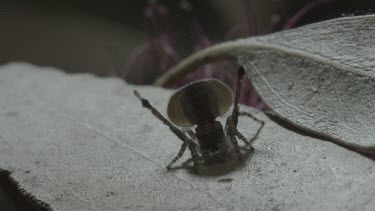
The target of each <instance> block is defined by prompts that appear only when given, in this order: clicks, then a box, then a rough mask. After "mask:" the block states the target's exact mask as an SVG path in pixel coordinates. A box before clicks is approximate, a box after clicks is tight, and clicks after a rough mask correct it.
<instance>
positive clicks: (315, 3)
mask: <svg viewBox="0 0 375 211" xmlns="http://www.w3.org/2000/svg"><path fill="white" fill-rule="evenodd" d="M334 1H335V0H314V1H312V2H310V3H308V4H306V5H305V6H304V7H302V8H301V9H300V10H299V11H298V12H297V13H296V14H294V15H293V16H292V17H291V18H289V19H288V20H287V21H286V23H285V25H284V26H283V30H286V29H290V28H293V27H294V26H295V25H296V23H297V22H298V21H299V20H301V19H302V17H303V16H305V15H306V14H307V13H308V12H309V11H310V10H312V9H313V8H315V7H317V6H319V5H322V4H327V3H333V2H334Z"/></svg>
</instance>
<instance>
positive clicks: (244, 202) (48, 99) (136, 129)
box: [0, 64, 375, 210]
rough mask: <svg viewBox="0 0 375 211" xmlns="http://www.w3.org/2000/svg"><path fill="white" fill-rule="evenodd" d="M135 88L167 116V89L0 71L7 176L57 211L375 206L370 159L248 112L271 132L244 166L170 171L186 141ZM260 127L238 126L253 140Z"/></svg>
mask: <svg viewBox="0 0 375 211" xmlns="http://www.w3.org/2000/svg"><path fill="white" fill-rule="evenodd" d="M134 88H136V89H137V90H139V91H140V93H141V94H142V95H143V96H144V97H147V98H149V99H150V102H151V103H153V105H154V106H155V107H156V108H158V109H159V110H160V111H161V112H162V113H164V114H165V111H166V105H167V100H168V98H169V97H170V95H171V93H172V92H171V91H169V90H164V89H161V88H154V87H142V86H138V87H135V86H130V85H126V84H125V83H124V82H122V81H121V80H119V79H100V78H96V77H94V76H91V75H89V74H77V75H66V74H64V73H61V72H59V71H57V70H55V69H53V68H40V67H35V66H31V65H27V64H11V65H7V66H3V67H1V69H0V99H1V101H0V108H1V109H0V169H5V170H8V171H11V172H12V174H11V177H12V178H13V179H14V180H16V181H17V182H18V183H19V186H20V188H22V189H24V190H25V191H27V192H28V193H30V194H32V195H33V196H35V197H36V198H37V199H39V200H42V201H43V202H45V203H48V204H49V205H50V206H51V207H52V208H53V209H55V210H123V209H141V210H149V209H156V210H176V209H184V210H190V209H198V210H207V209H208V210H217V209H221V210H232V209H242V210H374V209H375V201H374V200H373V199H374V198H375V187H374V185H373V184H374V183H375V163H374V162H373V161H371V160H370V159H367V158H365V157H363V156H361V155H359V154H356V153H354V152H351V151H348V150H345V149H343V148H341V147H338V146H336V145H334V144H332V143H329V142H324V141H321V140H318V139H314V138H310V137H306V136H301V135H299V134H296V133H294V132H292V131H289V130H287V129H284V128H283V127H281V126H279V125H277V124H275V123H274V122H272V121H270V120H269V119H268V118H267V117H266V116H265V115H263V114H261V113H259V112H257V111H255V110H253V109H250V108H248V107H245V106H242V107H241V109H243V110H246V111H250V112H252V113H253V114H255V115H256V116H257V117H259V118H261V119H263V120H264V121H266V125H265V127H264V129H263V130H262V132H261V133H260V136H259V137H258V139H257V140H256V141H255V143H254V147H255V149H256V150H255V151H254V153H253V154H252V155H251V157H250V158H249V159H247V160H246V161H245V163H244V164H243V165H242V166H241V167H240V168H238V169H236V170H234V171H232V172H229V173H228V174H226V175H221V176H201V175H195V174H192V173H190V172H189V171H188V170H186V169H179V170H175V171H172V172H168V171H167V170H166V169H165V166H166V165H167V164H168V162H169V161H170V160H171V159H172V158H173V157H174V156H175V155H176V153H177V151H178V150H179V146H180V144H181V142H180V141H179V140H178V139H177V138H176V137H175V136H174V135H173V134H172V133H171V132H170V131H169V130H168V129H167V128H166V127H165V126H164V125H162V124H161V123H160V122H159V121H158V120H157V119H155V118H154V117H153V116H152V115H151V114H150V112H149V111H147V110H146V109H144V108H142V107H141V105H140V102H139V101H138V99H136V98H135V97H134V96H133V94H132V91H133V89H134ZM257 127H258V124H257V123H255V122H253V121H251V120H249V119H246V118H242V119H240V123H239V130H240V131H242V132H243V133H244V134H245V135H246V136H247V137H251V136H252V135H253V134H254V132H255V130H256V129H257ZM187 154H188V153H187ZM188 157H189V156H188V155H186V156H185V157H184V158H183V159H182V161H179V162H178V163H177V165H180V164H181V162H183V161H184V160H186V159H187V158H188ZM221 179H227V180H223V181H227V182H226V183H223V182H219V180H221Z"/></svg>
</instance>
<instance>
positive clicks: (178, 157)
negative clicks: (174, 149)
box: [167, 143, 187, 170]
mask: <svg viewBox="0 0 375 211" xmlns="http://www.w3.org/2000/svg"><path fill="white" fill-rule="evenodd" d="M186 147H187V144H186V143H183V144H182V145H181V148H180V151H178V154H177V155H176V157H174V158H173V160H172V161H171V162H170V163H169V164H168V166H167V169H168V170H170V169H171V168H172V165H173V164H174V163H176V161H177V160H178V159H180V158H181V157H182V155H183V154H184V152H185V150H186Z"/></svg>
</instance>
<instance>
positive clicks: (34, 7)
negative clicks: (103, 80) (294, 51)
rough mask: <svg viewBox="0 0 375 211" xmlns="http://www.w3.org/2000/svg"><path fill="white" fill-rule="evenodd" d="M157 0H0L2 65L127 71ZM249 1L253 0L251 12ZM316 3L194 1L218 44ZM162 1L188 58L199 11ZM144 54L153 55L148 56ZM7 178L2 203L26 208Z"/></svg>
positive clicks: (357, 11) (269, 28) (313, 15)
mask: <svg viewBox="0 0 375 211" xmlns="http://www.w3.org/2000/svg"><path fill="white" fill-rule="evenodd" d="M150 2H156V1H142V0H107V1H98V0H64V1H53V0H48V1H47V0H0V30H1V31H0V46H1V47H0V65H2V64H6V63H9V62H28V63H33V64H36V65H41V66H53V67H57V68H60V69H62V70H64V71H66V72H69V73H75V72H90V73H93V74H96V75H99V76H103V77H106V76H115V77H124V76H123V74H122V73H123V72H124V71H125V69H126V66H127V64H128V58H129V56H130V55H132V54H134V49H135V48H136V47H137V46H140V45H142V44H145V43H147V42H148V40H149V39H150V34H148V35H147V33H145V29H147V18H146V15H145V8H147V6H148V5H149V4H150ZM246 2H248V3H249V2H250V3H251V10H250V11H249V10H247V9H249V7H247V6H246V4H245V3H246ZM309 2H312V1H311V0H231V1H228V0H206V1H204V0H192V1H190V4H191V6H192V10H191V11H192V12H193V14H194V17H195V18H197V20H198V22H199V24H200V25H201V27H202V29H203V31H204V36H205V38H207V39H209V41H210V42H211V44H214V43H218V42H222V41H225V40H228V39H233V38H238V37H246V36H249V34H251V33H249V31H248V28H246V27H242V28H241V27H240V30H238V31H236V33H234V35H231V36H228V32H229V31H231V30H232V29H233V28H234V27H236V26H247V25H248V23H249V15H250V16H252V17H253V19H252V21H253V22H255V24H256V27H255V28H256V31H255V32H256V34H257V35H261V34H268V33H272V32H276V31H280V30H282V27H283V25H284V24H285V23H286V22H287V21H288V20H290V18H291V17H292V16H293V15H295V14H296V13H297V12H299V11H300V10H301V8H303V7H304V6H306V5H307V4H308V3H309ZM158 4H160V5H163V6H164V7H165V8H166V9H167V19H168V20H167V22H168V23H169V27H170V29H169V30H170V31H169V34H168V35H169V38H170V40H169V44H170V45H171V46H172V47H173V49H174V50H175V51H176V53H178V57H179V59H182V58H184V57H186V56H187V55H189V54H191V53H192V52H193V46H195V45H196V44H197V38H196V37H195V35H194V33H193V32H192V28H191V24H192V16H191V15H189V14H190V13H188V12H187V11H186V10H183V9H181V1H178V0H169V1H167V0H164V1H159V3H158ZM374 8H375V1H373V0H361V1H358V0H352V1H349V0H336V1H333V2H330V3H323V4H321V5H319V6H316V7H314V8H312V9H311V10H309V11H308V12H307V13H306V14H305V15H304V16H303V17H302V18H300V19H298V21H297V23H296V24H295V25H294V27H298V26H301V25H305V24H308V23H313V22H317V21H322V20H327V19H331V18H337V17H342V16H352V15H362V14H372V13H373V12H372V11H373V9H374ZM255 32H254V31H253V32H252V33H253V34H254V33H255ZM151 37H152V30H151ZM145 54H146V56H145V58H148V57H147V52H145ZM140 59H141V62H147V59H144V60H142V59H143V57H142V58H140ZM153 62H155V61H153ZM172 64H173V63H170V65H172ZM152 65H157V64H154V63H152ZM152 65H151V68H152ZM128 68H129V67H128ZM130 68H131V67H130ZM134 71H135V70H134ZM162 71H165V70H162ZM153 77H154V76H153ZM155 77H156V75H155ZM153 79H154V78H152V80H153ZM0 180H2V181H0V210H22V209H24V207H23V208H22V206H20V204H19V203H20V201H19V200H16V199H15V198H14V197H13V196H12V194H10V192H12V191H10V192H9V190H5V188H4V184H6V183H7V181H5V180H6V177H4V176H0Z"/></svg>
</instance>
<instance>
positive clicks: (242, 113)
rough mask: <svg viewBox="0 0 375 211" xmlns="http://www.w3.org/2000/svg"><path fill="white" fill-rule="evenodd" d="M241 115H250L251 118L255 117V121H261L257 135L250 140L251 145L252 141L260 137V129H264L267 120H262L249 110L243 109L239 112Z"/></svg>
mask: <svg viewBox="0 0 375 211" xmlns="http://www.w3.org/2000/svg"><path fill="white" fill-rule="evenodd" d="M239 115H240V116H247V117H250V118H251V119H253V120H254V121H256V122H258V123H260V126H259V128H258V130H257V132H256V133H255V135H254V136H253V137H252V138H251V139H250V140H249V143H250V145H251V143H252V142H253V141H254V140H255V139H256V138H257V137H258V135H259V133H260V131H261V130H262V129H263V127H264V124H265V122H264V121H263V120H260V119H258V118H256V117H255V116H253V115H252V114H250V113H249V112H246V111H241V112H239ZM241 140H243V139H242V138H241ZM244 142H245V141H244ZM245 143H246V142H245Z"/></svg>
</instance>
